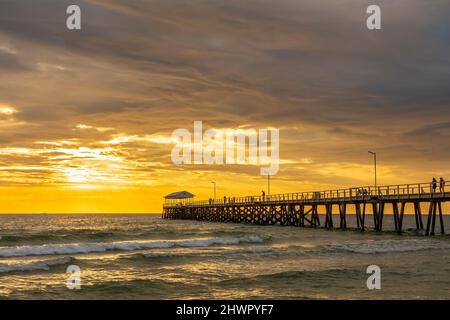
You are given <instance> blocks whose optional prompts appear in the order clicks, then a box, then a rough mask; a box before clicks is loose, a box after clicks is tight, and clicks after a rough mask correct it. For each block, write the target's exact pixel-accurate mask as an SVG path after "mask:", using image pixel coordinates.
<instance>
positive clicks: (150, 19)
mask: <svg viewBox="0 0 450 320" xmlns="http://www.w3.org/2000/svg"><path fill="white" fill-rule="evenodd" d="M375 2H377V3H379V4H380V5H381V7H382V10H383V11H382V14H383V20H382V21H383V28H382V30H381V31H368V30H367V29H366V27H365V18H366V14H365V10H366V7H367V5H368V4H371V3H372V1H353V0H344V1H337V0H335V1H333V0H325V1H313V0H304V1H298V0H281V1H269V0H248V1H237V0H220V1H205V0H191V1H186V0H183V1H182V0H172V1H163V0H154V1H150V0H148V1H143V0H129V1H119V0H76V1H75V0H71V1H69V0H41V1H29V0H4V1H1V3H0V41H1V43H0V68H1V71H2V72H1V74H0V103H2V102H4V103H9V104H11V105H13V106H15V107H16V109H17V113H16V114H15V115H14V121H22V122H24V123H25V124H24V125H23V127H20V128H19V127H15V128H14V130H4V131H2V132H1V134H0V135H1V136H0V141H7V142H8V145H10V144H11V143H13V142H17V143H21V142H22V143H31V142H32V141H33V139H34V140H55V139H80V140H82V141H84V142H85V143H86V144H89V145H97V144H98V143H99V141H105V140H109V139H110V138H111V135H113V134H117V133H118V132H119V133H123V134H129V135H132V134H138V135H139V134H140V135H145V134H151V133H161V134H165V135H170V132H171V131H172V130H173V129H175V128H179V127H182V128H191V127H192V121H193V120H198V119H201V120H204V121H205V122H206V125H208V126H210V127H214V126H215V127H226V128H233V127H237V126H241V125H249V126H253V127H264V126H273V127H280V128H281V130H282V145H283V146H284V148H282V150H283V155H284V156H286V157H289V158H297V157H305V158H308V157H310V158H314V159H315V161H320V162H326V161H327V159H334V161H336V162H338V161H356V162H358V161H364V160H363V159H364V158H367V154H366V153H367V150H366V149H367V148H369V147H371V148H372V147H374V148H377V149H379V150H383V152H384V153H385V157H386V158H390V159H400V156H398V155H399V154H402V155H405V154H407V155H413V156H414V157H415V158H416V159H415V160H414V161H419V160H420V159H427V158H428V156H427V155H426V154H424V152H426V150H429V146H428V141H426V139H424V138H423V137H425V136H436V135H437V136H439V137H440V138H439V139H438V140H436V141H437V142H436V143H437V144H436V145H439V148H446V149H448V150H450V139H448V131H445V130H444V129H445V128H441V126H442V125H443V124H445V123H447V122H448V121H450V113H449V108H450V107H449V106H450V41H449V40H450V28H449V21H450V19H449V18H450V3H448V1H441V0H436V1H433V2H427V1H421V0H399V1H375ZM69 4H78V5H80V6H81V9H82V30H81V31H79V32H78V31H68V30H67V29H66V28H65V19H66V14H65V10H66V7H67V6H68V5H69ZM2 44H4V46H3V49H2ZM6 73H8V75H6ZM3 100H4V101H3ZM5 119H6V118H5ZM8 119H9V118H8ZM8 119H7V120H8ZM447 120H448V121H447ZM5 121H6V120H5ZM8 121H10V122H11V121H13V120H11V119H9V120H8ZM11 123H12V122H11ZM80 123H81V124H85V123H86V124H88V125H90V126H93V127H99V128H100V127H111V128H112V129H113V130H110V131H98V130H96V129H95V128H92V129H88V130H74V128H75V127H76V126H77V125H78V124H80ZM436 124H437V125H436ZM294 128H295V129H294ZM432 133H436V134H432ZM413 137H416V139H415V140H413V139H414V138H413ZM417 137H418V138H417ZM134 147H136V148H141V147H143V146H141V145H139V146H137V145H136V146H134ZM355 150H358V151H357V152H355ZM360 150H363V151H360ZM130 153H131V152H130ZM299 153H301V155H299ZM167 154H168V153H167V148H166V149H164V148H162V146H160V147H155V148H154V150H152V151H151V152H149V153H148V154H146V156H148V157H149V158H152V157H153V158H152V159H157V160H158V161H159V160H162V159H164V160H165V161H167V159H166V158H167ZM130 157H131V156H130ZM352 157H353V159H352ZM328 161H329V160H328ZM394 163H395V161H394V160H392V164H394ZM305 175H306V173H305Z"/></svg>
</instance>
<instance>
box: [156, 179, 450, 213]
mask: <svg viewBox="0 0 450 320" xmlns="http://www.w3.org/2000/svg"><path fill="white" fill-rule="evenodd" d="M447 183H448V181H446V182H445V184H444V188H441V187H440V183H439V181H438V182H437V183H436V188H433V184H432V183H430V182H424V183H410V184H398V185H387V186H378V187H376V188H375V187H374V186H362V187H353V188H346V189H331V190H325V191H310V192H295V193H281V194H271V195H265V196H263V195H253V196H244V197H225V198H219V199H209V200H195V201H194V200H192V199H189V200H171V201H166V202H165V204H164V206H166V207H171V206H179V205H185V206H210V205H224V204H251V203H256V202H258V203H273V202H303V201H304V202H306V201H308V202H314V201H317V202H319V201H327V200H334V201H338V200H347V201H348V200H350V201H352V200H370V199H372V198H376V199H383V198H388V199H395V198H398V199H422V198H424V199H429V198H434V197H440V196H442V195H444V194H445V186H446V185H447Z"/></svg>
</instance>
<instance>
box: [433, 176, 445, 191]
mask: <svg viewBox="0 0 450 320" xmlns="http://www.w3.org/2000/svg"><path fill="white" fill-rule="evenodd" d="M437 183H438V181H437V180H436V178H433V180H432V181H431V189H432V190H433V192H436V188H437ZM444 189H445V180H444V178H442V177H441V178H440V179H439V192H444Z"/></svg>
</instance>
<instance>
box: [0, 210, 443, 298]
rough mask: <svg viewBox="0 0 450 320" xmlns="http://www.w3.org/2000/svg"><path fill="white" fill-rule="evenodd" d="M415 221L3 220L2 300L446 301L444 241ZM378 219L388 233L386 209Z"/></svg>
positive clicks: (3, 217)
mask: <svg viewBox="0 0 450 320" xmlns="http://www.w3.org/2000/svg"><path fill="white" fill-rule="evenodd" d="M321 218H322V221H323V217H321ZM371 218H372V217H371V216H370V215H369V216H367V221H368V222H370V221H371ZM335 219H336V220H335V221H337V217H336V218H335ZM445 219H446V220H445V224H446V229H447V231H449V232H450V225H449V217H448V216H445ZM349 220H350V227H352V226H353V225H354V224H355V217H354V216H350V217H349ZM413 223H414V217H412V216H405V222H404V224H405V228H406V230H407V232H406V233H405V234H403V235H397V234H396V233H394V232H389V231H387V232H383V233H376V232H373V231H366V232H364V233H362V232H358V231H355V230H349V231H340V230H332V231H328V230H323V229H311V228H297V227H280V226H253V225H245V224H226V223H209V222H198V221H185V220H184V221H174V220H163V219H161V218H160V215H0V237H1V238H0V298H2V299H246V298H249V299H449V298H450V236H448V235H437V236H434V237H424V236H423V235H422V234H421V233H417V232H415V231H414V230H413ZM385 225H386V229H387V230H389V229H390V230H392V229H393V221H392V216H386V217H385ZM69 265H76V266H78V267H79V268H80V270H81V272H80V280H81V289H79V290H76V289H72V290H71V289H68V288H67V286H66V284H67V279H68V277H69V275H68V274H67V273H66V269H67V267H68V266H69ZM369 265H378V266H379V267H380V268H381V289H380V290H368V289H367V286H366V281H367V277H368V276H369V274H367V273H366V269H367V267H368V266H369Z"/></svg>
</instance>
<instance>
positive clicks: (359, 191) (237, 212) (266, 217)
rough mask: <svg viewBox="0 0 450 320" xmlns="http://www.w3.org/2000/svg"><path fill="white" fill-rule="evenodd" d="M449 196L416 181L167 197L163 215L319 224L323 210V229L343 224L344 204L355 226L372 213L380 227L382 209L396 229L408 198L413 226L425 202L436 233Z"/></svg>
mask: <svg viewBox="0 0 450 320" xmlns="http://www.w3.org/2000/svg"><path fill="white" fill-rule="evenodd" d="M449 200H450V192H446V191H445V190H444V188H440V186H439V182H438V183H437V186H436V188H435V189H433V185H432V184H430V183H415V184H403V185H390V186H380V187H376V188H375V187H373V186H372V187H370V186H367V187H358V188H349V189H339V190H327V191H317V192H299V193H285V194H276V195H267V196H262V195H260V196H246V197H238V198H236V197H224V198H223V199H209V200H202V201H193V200H191V199H188V200H186V199H185V200H170V199H168V200H166V202H165V203H164V206H163V214H162V217H163V218H164V219H189V220H201V221H211V222H231V223H249V224H259V225H282V226H298V227H313V228H314V227H320V226H321V223H322V222H321V219H320V216H321V215H322V216H324V219H323V220H324V221H323V227H324V228H325V229H333V228H337V227H338V228H340V229H343V230H345V229H346V228H347V216H348V210H350V209H354V215H355V217H356V225H357V229H358V230H361V231H364V230H366V229H367V226H366V215H368V214H371V215H372V218H373V226H374V230H375V231H382V230H383V220H384V218H385V213H391V214H392V216H393V219H394V226H395V230H396V231H397V232H399V233H401V232H402V228H403V217H404V214H405V208H406V206H407V205H408V204H410V205H412V208H413V210H414V216H415V225H416V228H417V230H424V223H423V219H422V209H423V207H424V206H426V207H427V208H428V216H427V219H426V228H425V235H427V236H428V235H434V234H435V229H436V228H435V227H436V218H437V216H439V225H440V232H441V233H442V234H444V219H443V212H442V207H443V206H442V204H443V203H444V202H447V201H449ZM333 209H335V211H334V212H336V213H338V214H339V221H338V223H339V226H338V225H337V224H336V223H335V221H333ZM389 209H391V210H390V212H389ZM319 211H320V212H321V213H320V214H319Z"/></svg>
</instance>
